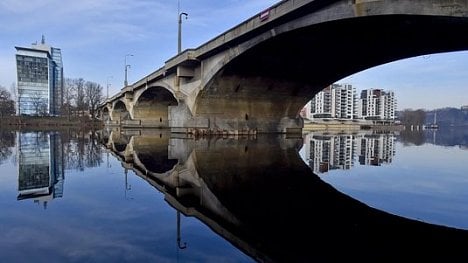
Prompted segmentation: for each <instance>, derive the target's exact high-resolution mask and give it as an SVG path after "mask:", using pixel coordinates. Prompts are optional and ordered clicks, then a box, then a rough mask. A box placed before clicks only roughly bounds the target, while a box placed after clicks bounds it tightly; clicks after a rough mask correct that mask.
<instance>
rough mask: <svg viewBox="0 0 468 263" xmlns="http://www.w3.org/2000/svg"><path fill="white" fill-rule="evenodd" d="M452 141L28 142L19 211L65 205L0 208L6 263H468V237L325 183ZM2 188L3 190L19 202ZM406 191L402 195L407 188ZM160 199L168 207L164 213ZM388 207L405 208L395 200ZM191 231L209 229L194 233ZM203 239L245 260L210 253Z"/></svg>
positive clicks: (161, 135) (131, 135)
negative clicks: (467, 262)
mask: <svg viewBox="0 0 468 263" xmlns="http://www.w3.org/2000/svg"><path fill="white" fill-rule="evenodd" d="M438 132H441V131H438ZM11 134H13V136H11ZM454 134H455V133H454ZM464 136H465V135H461V136H460V138H465V137H464ZM421 138H422V139H421ZM442 138H448V137H447V136H444V135H440V136H439V134H437V136H436V137H435V139H434V137H433V134H432V133H431V134H428V133H426V132H422V133H416V134H400V133H392V132H373V131H366V132H355V133H350V134H345V133H323V132H321V133H318V132H315V133H310V134H306V135H305V136H304V137H286V136H282V135H256V136H246V137H215V138H203V137H202V138H192V137H186V135H184V134H171V133H166V132H164V131H163V130H151V129H146V130H119V129H115V130H102V131H99V132H97V133H95V132H90V131H73V130H67V131H62V132H18V133H17V134H16V139H17V140H16V141H17V157H16V162H15V164H16V165H17V171H18V174H17V177H16V176H15V177H14V179H15V183H16V182H17V183H18V191H19V196H18V199H23V198H32V199H33V200H38V202H41V203H43V204H44V203H45V202H43V201H44V200H45V201H47V202H50V201H51V200H52V199H53V198H57V197H62V198H61V199H60V200H55V201H54V202H53V203H49V207H53V208H54V209H47V210H42V209H28V206H27V202H18V201H17V200H16V199H14V198H12V199H14V202H15V204H16V205H17V206H16V207H15V206H14V205H12V204H10V203H7V202H6V201H5V200H3V199H2V200H0V208H1V209H2V211H5V213H2V214H1V215H0V223H1V225H2V226H4V227H3V228H2V229H3V231H0V252H2V256H3V257H4V259H5V260H7V261H12V259H17V258H18V257H21V259H24V261H26V260H31V259H35V258H36V257H38V256H40V257H41V258H42V259H47V260H50V259H51V258H57V259H58V261H60V262H69V261H74V262H76V261H78V262H89V261H93V262H116V261H133V262H144V261H153V262H154V261H157V262H160V261H163V262H173V261H178V260H179V256H180V259H181V261H190V262H208V261H211V260H213V258H216V261H217V262H229V261H231V262H249V260H246V259H245V258H244V257H245V255H248V258H249V259H251V260H254V261H258V262H314V261H318V262H324V261H325V262H334V261H344V260H347V261H353V260H359V261H368V260H369V261H370V260H373V261H375V260H376V259H377V260H378V259H381V258H385V260H389V261H402V260H405V261H406V260H408V258H417V259H418V260H419V261H434V260H440V261H442V260H444V261H451V260H459V259H460V258H463V259H468V251H467V250H466V249H465V248H464V246H465V244H466V243H467V242H468V232H467V231H465V230H462V229H458V228H453V227H445V226H441V225H435V224H429V223H424V222H422V221H420V220H412V219H409V218H404V217H402V216H399V215H398V214H397V213H395V214H392V213H389V212H388V211H387V212H386V211H382V210H379V209H376V208H373V207H371V206H370V205H368V204H365V203H363V202H362V201H358V200H357V199H355V198H352V197H351V195H348V194H345V193H344V192H341V191H339V190H338V188H336V187H335V186H333V185H332V184H329V183H327V182H326V181H324V180H323V178H321V177H319V175H323V174H324V173H333V172H334V171H338V170H344V171H350V170H354V169H355V168H357V167H359V168H371V169H374V168H375V169H376V170H375V171H377V170H385V168H388V167H389V166H392V165H394V164H395V163H398V161H397V160H398V154H402V152H398V150H401V147H400V145H401V144H400V142H402V143H403V145H407V146H404V147H407V148H411V147H412V146H411V145H416V144H420V143H421V141H425V142H426V141H427V142H428V143H432V142H436V143H443V142H444V140H443V139H442ZM14 139H15V134H14V133H6V135H5V137H4V138H3V139H2V141H1V144H2V145H5V147H4V148H5V149H7V148H8V149H9V151H10V152H14V150H13V151H12V149H11V146H13V145H14V143H15V140H14ZM413 148H416V147H413ZM0 149H1V148H0ZM301 153H303V154H304V156H301ZM10 155H11V154H10ZM407 157H408V156H405V158H407ZM104 160H106V161H104ZM304 160H306V162H304ZM6 164H7V163H6ZM6 164H5V163H4V164H3V166H2V167H6ZM111 164H117V165H111ZM120 166H121V167H120ZM91 168H96V169H91ZM356 170H359V169H356ZM376 173H380V172H376ZM65 175H66V176H65ZM373 175H374V174H373ZM4 177H6V176H5V175H4V176H3V177H2V178H0V179H3V180H4V181H3V183H2V185H0V187H2V189H3V191H5V192H8V190H5V187H6V186H8V181H7V183H5V178H4ZM65 177H66V178H67V181H66V183H67V187H66V189H67V193H66V194H65V193H63V189H64V184H65ZM325 177H326V178H330V177H331V176H329V175H327V176H325ZM377 177H378V176H374V177H373V178H377ZM348 178H350V176H348ZM395 178H396V176H393V177H392V181H391V182H394V183H398V182H399V181H400V180H401V178H399V179H395ZM426 180H434V179H433V178H429V179H426ZM377 182H378V181H377ZM419 183H420V181H417V182H416V184H419ZM5 185H6V186H5ZM387 185H388V183H387ZM122 187H124V188H125V189H124V190H125V194H123V193H122ZM399 187H401V186H399ZM12 188H13V187H12ZM444 190H447V189H444ZM448 190H451V189H448ZM23 191H24V192H23ZM465 192H466V191H465ZM154 193H157V194H158V195H155V194H154ZM453 193H455V191H454V192H453ZM15 194H16V189H15ZM0 196H1V197H2V198H9V197H10V196H9V195H3V194H2V193H1V192H0ZM20 196H21V198H20ZM159 196H163V197H164V201H165V203H164V205H163V207H159V206H157V205H155V204H156V203H155V199H157V197H159ZM133 197H135V198H133ZM423 197H424V198H430V196H423ZM391 199H392V200H393V201H395V202H397V201H398V200H397V199H398V197H397V196H396V195H395V196H391ZM451 201H452V204H453V203H454V202H453V201H454V200H451ZM429 202H430V201H429ZM445 204H446V203H445ZM167 208H169V209H167ZM38 212H43V213H38ZM437 212H438V211H435V213H437ZM30 218H33V220H30ZM194 219H196V220H197V222H202V224H204V225H205V226H207V227H208V228H205V229H203V228H201V227H200V228H195V227H194V223H193V220H194ZM45 222H48V223H47V224H46V223H45ZM49 222H50V223H49ZM64 222H65V223H64ZM48 225H50V228H47V227H48ZM58 226H59V227H58ZM41 231H42V232H41ZM204 231H210V233H211V232H214V233H215V234H214V235H215V236H217V237H218V236H219V237H221V238H220V239H221V240H223V241H224V242H225V243H228V244H232V245H233V247H234V248H226V246H224V245H222V244H223V243H222V242H221V241H219V240H217V241H216V242H214V241H211V240H210V241H211V242H209V241H207V238H206V234H205V235H204V234H201V233H202V232H204ZM37 233H41V234H37ZM43 233H48V234H49V235H51V237H50V240H60V241H61V242H58V243H60V246H58V245H57V243H55V244H54V243H51V244H49V243H45V244H43V243H41V244H43V245H41V246H44V247H46V249H45V250H44V251H46V252H41V251H40V249H38V248H37V245H36V244H39V243H40V242H39V241H40V240H43V236H44V235H42V234H43ZM64 237H65V238H64ZM88 237H90V238H88ZM18 239H19V241H18ZM11 240H13V241H14V242H13V241H11ZM21 240H24V242H22V241H21ZM226 241H227V242H226ZM50 242H52V241H50ZM415 244H417V245H415ZM19 248H21V249H23V248H30V249H28V251H30V252H31V253H30V254H24V253H23V252H21V251H20V249H19ZM231 249H234V250H235V251H242V253H244V254H245V255H244V257H242V256H239V255H238V254H236V253H233V252H232V250H231ZM70 251H72V252H70ZM174 251H176V252H175V253H176V254H175V255H173V254H171V252H174ZM242 253H240V254H242ZM44 261H46V260H44Z"/></svg>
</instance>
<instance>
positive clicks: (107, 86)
mask: <svg viewBox="0 0 468 263" xmlns="http://www.w3.org/2000/svg"><path fill="white" fill-rule="evenodd" d="M110 78H112V76H108V77H107V82H106V88H107V94H106V95H107V99H109V86H110V85H111V84H110V83H109V79H110Z"/></svg>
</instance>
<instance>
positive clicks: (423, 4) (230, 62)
mask: <svg viewBox="0 0 468 263" xmlns="http://www.w3.org/2000/svg"><path fill="white" fill-rule="evenodd" d="M350 2H351V1H339V2H337V3H336V4H334V5H331V6H328V7H327V8H324V10H323V11H317V12H312V11H310V12H308V11H304V12H305V13H306V15H304V16H302V17H300V18H298V19H297V20H295V21H292V22H289V23H286V24H280V25H278V26H276V27H274V28H272V29H270V30H268V31H265V32H263V33H261V34H259V35H258V36H257V37H254V38H252V39H251V40H249V41H246V42H245V43H242V45H238V46H236V48H231V49H230V50H227V51H225V54H224V56H223V57H222V59H218V58H216V57H213V61H212V63H213V64H212V67H211V69H210V71H208V72H207V74H206V75H205V82H203V83H202V85H201V89H200V91H199V92H198V94H197V96H196V100H195V103H194V106H193V112H194V114H195V115H197V116H200V115H201V116H213V115H214V114H218V115H217V116H219V117H217V118H218V119H220V118H221V116H223V118H225V119H226V120H228V119H231V120H233V119H235V120H238V124H239V121H240V120H242V121H244V123H245V125H244V126H245V127H247V128H252V127H255V128H256V129H257V123H266V126H264V127H262V128H260V129H265V130H269V129H270V128H272V127H271V126H275V125H276V126H278V125H279V126H278V131H281V129H282V128H281V126H282V125H281V120H284V119H287V120H298V119H299V118H300V117H299V111H300V109H301V108H302V107H303V106H304V105H305V104H306V103H307V102H308V101H309V100H310V99H311V98H313V96H314V95H315V94H316V93H318V92H319V91H321V90H322V89H323V88H325V87H326V86H328V85H330V84H332V83H334V82H336V81H338V80H340V79H342V78H344V77H346V76H349V75H352V74H354V73H358V72H360V71H363V70H365V69H368V68H372V67H375V66H378V65H382V64H385V63H388V62H392V61H397V60H401V59H405V58H410V57H415V56H419V55H427V54H435V53H442V52H450V51H461V50H468V36H467V35H466V34H464V33H463V32H465V31H466V28H467V27H468V18H467V16H468V14H467V13H466V10H465V9H466V3H465V4H464V5H465V6H464V8H465V9H463V7H459V9H456V8H455V9H456V10H455V9H454V10H455V11H454V10H448V9H443V8H441V7H440V6H438V5H437V4H434V1H404V2H405V4H404V9H405V11H404V12H405V14H402V13H401V10H399V9H401V8H402V6H400V5H397V4H395V3H394V1H372V2H369V3H365V4H362V5H361V6H360V8H362V10H367V11H362V10H361V11H360V10H357V9H356V8H357V7H356V6H357V4H355V8H354V10H353V9H352V8H350V4H349V3H350ZM353 3H355V2H353ZM402 5H403V4H402ZM460 6H463V5H460ZM310 8H314V7H313V6H312V5H311V6H310V7H309V9H310ZM340 10H341V11H342V12H338V11H340ZM345 11H346V12H345ZM359 12H362V13H359ZM365 12H368V13H365ZM372 12H373V13H372ZM307 13H310V14H307ZM369 13H370V14H369ZM325 14H327V15H328V16H326V15H325ZM415 14H417V15H415ZM220 109H221V110H220ZM220 111H221V112H220ZM275 120H276V121H277V123H276V124H275V123H274V122H275ZM269 124H271V126H270V125H269ZM216 125H217V126H224V127H226V128H229V124H228V123H227V122H224V123H222V122H221V121H219V122H218V123H217V124H216Z"/></svg>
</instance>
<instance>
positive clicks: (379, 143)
mask: <svg viewBox="0 0 468 263" xmlns="http://www.w3.org/2000/svg"><path fill="white" fill-rule="evenodd" d="M394 142H395V137H394V136H393V134H392V135H390V134H373V135H365V136H363V137H362V138H361V139H360V140H359V144H358V146H359V147H360V149H359V151H358V152H359V163H360V164H361V165H373V166H380V165H381V164H382V163H391V162H392V159H393V156H395V145H394Z"/></svg>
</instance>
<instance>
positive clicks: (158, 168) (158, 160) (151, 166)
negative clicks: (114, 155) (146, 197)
mask: <svg viewBox="0 0 468 263" xmlns="http://www.w3.org/2000/svg"><path fill="white" fill-rule="evenodd" d="M137 158H138V160H139V161H140V162H141V164H142V165H144V167H145V168H146V170H148V171H149V172H153V173H157V174H163V173H166V172H168V171H171V170H172V169H174V167H175V166H176V165H177V164H178V160H177V159H169V156H168V154H167V149H166V150H165V151H157V152H143V153H138V154H137Z"/></svg>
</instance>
